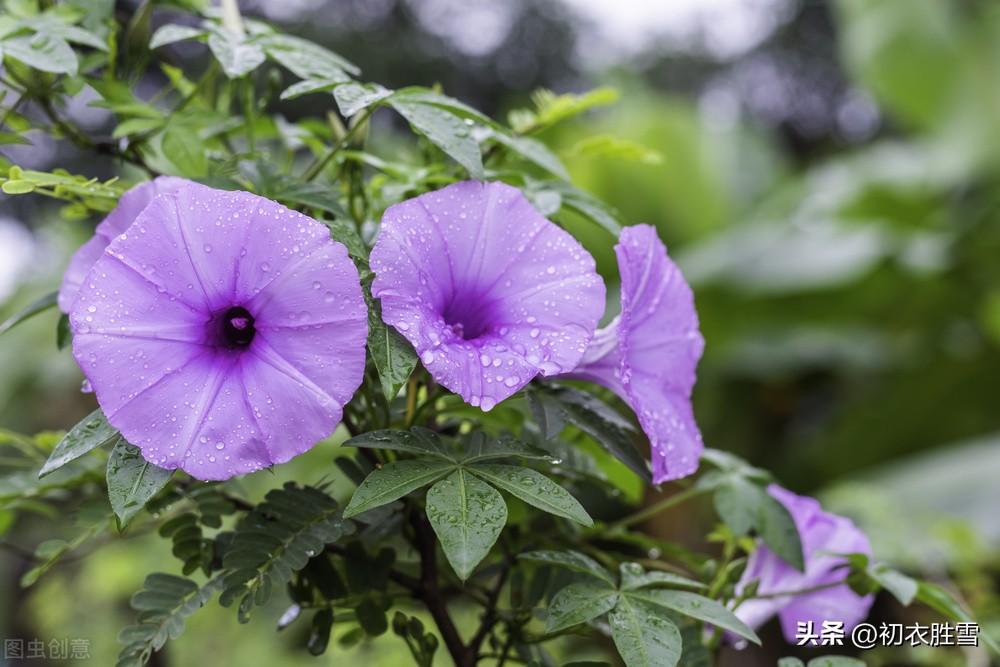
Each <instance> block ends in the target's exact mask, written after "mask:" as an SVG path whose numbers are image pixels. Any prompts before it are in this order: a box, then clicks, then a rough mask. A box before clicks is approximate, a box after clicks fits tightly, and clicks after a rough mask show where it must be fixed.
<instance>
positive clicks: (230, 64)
mask: <svg viewBox="0 0 1000 667" xmlns="http://www.w3.org/2000/svg"><path fill="white" fill-rule="evenodd" d="M208 48H210V49H211V50H212V54H213V55H214V56H215V59H216V60H218V61H219V65H221V66H222V71H223V72H225V73H226V76H227V77H229V78H230V79H238V78H239V77H241V76H244V75H246V74H249V73H250V72H252V71H254V70H255V69H257V68H258V67H260V65H261V63H263V62H264V60H265V59H266V56H265V55H264V49H262V48H261V47H260V45H258V44H256V43H254V42H253V41H251V40H249V39H246V38H244V37H241V36H240V35H237V34H235V33H233V32H232V31H230V30H226V29H224V28H215V29H213V30H212V31H211V32H210V33H209V35H208Z"/></svg>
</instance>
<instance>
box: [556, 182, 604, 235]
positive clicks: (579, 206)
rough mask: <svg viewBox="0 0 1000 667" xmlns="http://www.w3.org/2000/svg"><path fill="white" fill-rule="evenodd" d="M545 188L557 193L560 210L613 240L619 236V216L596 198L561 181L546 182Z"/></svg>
mask: <svg viewBox="0 0 1000 667" xmlns="http://www.w3.org/2000/svg"><path fill="white" fill-rule="evenodd" d="M545 186H546V187H547V188H548V189H551V190H554V191H555V192H558V193H559V196H560V197H561V198H562V208H565V209H568V210H570V211H572V212H574V213H576V214H577V215H580V216H582V217H584V218H586V219H588V220H590V221H592V222H594V223H596V224H597V225H598V226H599V227H601V228H603V229H604V230H605V231H607V232H608V233H609V234H611V235H612V236H614V237H615V238H618V236H619V234H621V231H622V225H621V222H620V221H621V215H620V214H619V213H618V212H617V211H616V210H614V209H613V208H611V207H610V206H608V205H607V204H605V203H604V202H602V201H601V200H600V199H598V198H597V197H595V196H593V195H592V194H590V193H588V192H584V191H583V190H580V189H579V188H576V187H573V186H572V185H570V184H569V183H565V182H562V181H552V182H546V183H545Z"/></svg>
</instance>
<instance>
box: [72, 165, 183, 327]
mask: <svg viewBox="0 0 1000 667" xmlns="http://www.w3.org/2000/svg"><path fill="white" fill-rule="evenodd" d="M190 183H191V181H189V180H187V179H184V178H177V177H176V176H160V177H159V178H156V179H153V180H152V181H146V182H144V183H139V184H138V185H136V186H135V187H133V188H131V189H130V190H129V191H128V192H126V193H125V194H123V195H122V196H121V199H119V200H118V206H116V207H115V209H114V210H113V211H111V213H108V216H107V217H106V218H104V220H102V221H101V223H100V224H99V225H97V229H95V230H94V235H93V236H92V237H91V238H90V240H89V241H87V242H86V243H84V244H83V245H82V246H80V249H79V250H77V251H76V252H75V253H74V254H73V257H72V259H70V262H69V266H68V267H67V268H66V272H65V273H64V274H63V281H62V285H61V286H60V287H59V310H61V311H62V312H64V313H69V310H70V308H71V307H72V306H73V299H75V298H76V295H77V293H78V292H79V291H80V285H81V284H82V283H83V279H84V277H85V276H86V275H87V273H88V272H89V271H90V268H91V267H92V266H94V262H96V261H97V260H98V259H99V258H100V256H101V254H102V253H103V252H104V249H105V248H107V247H108V244H109V243H111V241H112V239H114V238H115V237H116V236H118V235H119V234H121V233H122V232H124V231H125V230H126V229H128V226H129V225H131V224H132V222H133V221H134V220H135V218H136V216H137V215H139V213H141V212H142V209H144V208H146V206H147V205H148V204H149V202H151V201H153V197H155V196H156V195H159V194H163V193H164V192H174V191H176V190H178V189H179V188H181V187H183V186H185V185H189V184H190Z"/></svg>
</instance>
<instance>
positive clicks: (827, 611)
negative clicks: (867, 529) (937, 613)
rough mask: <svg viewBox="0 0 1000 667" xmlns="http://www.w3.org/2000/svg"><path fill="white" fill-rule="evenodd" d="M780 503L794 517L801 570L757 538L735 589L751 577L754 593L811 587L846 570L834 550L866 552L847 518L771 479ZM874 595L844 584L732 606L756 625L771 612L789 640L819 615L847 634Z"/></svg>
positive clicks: (819, 623) (818, 624)
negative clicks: (755, 585) (838, 623)
mask: <svg viewBox="0 0 1000 667" xmlns="http://www.w3.org/2000/svg"><path fill="white" fill-rule="evenodd" d="M767 491H768V493H770V494H771V496H772V497H774V498H775V499H776V500H778V501H779V502H780V503H781V504H782V505H784V506H785V507H786V508H787V509H788V511H789V512H790V513H791V515H792V519H794V520H795V526H796V528H798V531H799V536H800V537H801V539H802V550H803V555H804V556H805V565H806V567H805V572H799V571H798V570H796V569H795V568H794V567H792V566H791V565H789V564H788V563H786V562H785V561H783V560H782V559H781V558H779V557H778V556H777V555H776V554H775V553H774V552H773V551H771V550H770V549H768V548H767V547H766V546H764V545H763V544H760V545H759V546H758V547H757V549H756V550H755V551H754V552H753V553H752V554H751V555H750V560H749V561H748V562H747V567H746V570H745V571H744V572H743V576H742V577H741V578H740V581H739V582H738V583H737V585H736V592H737V594H739V593H741V592H742V591H743V590H744V589H745V588H746V586H747V585H749V583H750V582H751V581H753V580H755V579H756V580H759V581H760V584H759V586H758V588H757V594H758V595H769V594H773V593H781V592H783V591H798V590H804V589H811V588H815V587H818V586H824V585H826V584H833V583H836V582H841V581H843V580H844V579H845V577H846V576H847V569H846V568H845V567H844V565H845V560H844V558H843V557H839V556H837V555H834V554H848V553H863V554H867V555H868V556H869V557H870V556H871V555H872V549H871V544H869V542H868V537H867V536H865V534H864V533H862V532H861V531H860V530H859V529H858V528H857V526H855V525H854V523H852V522H851V520H850V519H847V518H844V517H842V516H837V515H836V514H830V513H829V512H824V511H823V509H822V508H821V507H820V505H819V503H818V502H817V501H816V500H815V499H813V498H808V497H805V496H798V495H796V494H794V493H792V492H791V491H788V490H786V489H783V488H781V487H780V486H777V485H774V484H772V485H771V486H769V487H768V489H767ZM873 600H874V596H872V595H865V596H861V595H858V594H857V593H855V592H854V591H852V590H851V588H850V587H849V586H848V585H847V584H841V585H839V586H834V587H832V588H826V589H823V590H818V591H815V592H812V593H804V594H801V595H794V596H789V597H779V598H770V599H764V600H760V599H753V600H747V601H746V602H744V603H743V604H741V605H740V606H739V607H737V608H736V611H735V613H736V615H737V616H739V617H740V619H741V620H742V621H743V622H744V623H746V624H747V625H749V626H750V627H751V628H755V629H756V628H758V627H760V626H761V625H763V624H764V623H765V622H766V621H767V620H768V619H770V618H771V617H772V616H774V615H775V614H777V615H778V618H779V619H780V621H781V631H782V633H783V634H784V636H785V640H786V641H788V642H789V643H793V644H794V643H795V642H796V635H797V630H798V624H799V623H808V622H810V621H811V622H812V623H813V628H814V631H815V632H816V633H818V632H819V631H820V630H821V629H822V628H823V622H824V621H835V622H836V621H842V622H843V623H844V628H845V631H846V632H847V633H848V634H850V632H851V630H852V629H853V628H854V626H856V625H857V624H858V623H860V622H861V621H863V620H864V619H865V617H866V616H867V615H868V610H869V609H871V606H872V602H873Z"/></svg>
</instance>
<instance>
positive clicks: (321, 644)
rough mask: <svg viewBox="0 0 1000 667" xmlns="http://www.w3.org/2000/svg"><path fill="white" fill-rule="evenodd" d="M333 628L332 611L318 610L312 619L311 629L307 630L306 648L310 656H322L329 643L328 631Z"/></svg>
mask: <svg viewBox="0 0 1000 667" xmlns="http://www.w3.org/2000/svg"><path fill="white" fill-rule="evenodd" d="M332 628H333V610H332V609H320V610H319V611H317V612H316V614H315V615H314V616H313V619H312V627H311V628H310V630H309V640H308V641H307V642H306V648H307V649H309V653H310V654H312V655H323V654H324V653H326V647H327V645H328V644H329V643H330V630H331V629H332Z"/></svg>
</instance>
